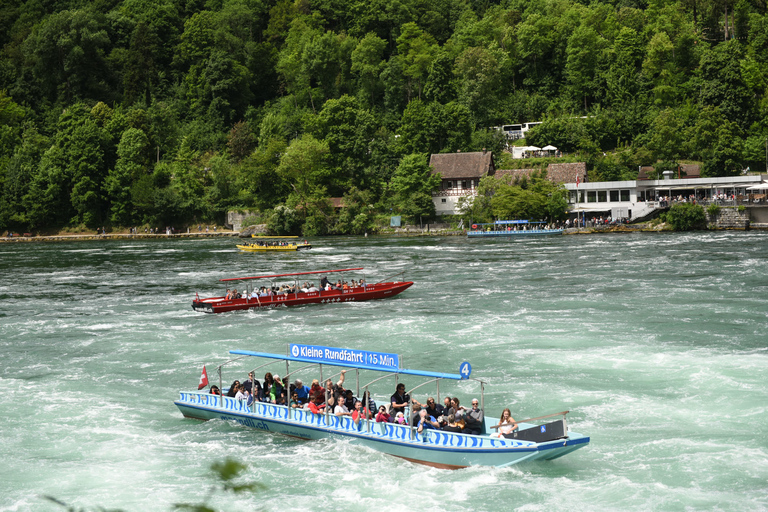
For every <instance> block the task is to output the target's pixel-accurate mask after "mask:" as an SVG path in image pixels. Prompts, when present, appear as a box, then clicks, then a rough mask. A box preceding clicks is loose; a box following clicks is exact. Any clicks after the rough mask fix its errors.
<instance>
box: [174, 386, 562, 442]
mask: <svg viewBox="0 0 768 512" xmlns="http://www.w3.org/2000/svg"><path fill="white" fill-rule="evenodd" d="M179 395H180V401H182V402H187V403H190V404H194V405H201V406H208V407H213V408H216V409H221V410H223V411H226V412H231V413H241V414H249V415H255V416H258V417H259V418H264V419H274V420H280V421H290V422H296V423H299V424H304V425H309V426H314V427H323V428H328V429H333V430H337V431H341V432H350V433H354V434H357V435H363V436H371V437H381V438H386V439H391V440H394V441H400V442H413V443H428V444H431V445H435V446H444V447H455V448H501V447H519V448H529V447H532V446H534V445H535V443H532V442H530V441H518V440H514V439H503V438H501V439H500V438H495V437H488V436H482V435H481V436H477V435H470V434H460V433H454V432H444V431H442V430H425V431H423V432H421V433H419V432H413V433H412V430H411V427H410V426H408V425H400V424H397V423H387V422H376V421H375V420H366V419H361V420H360V421H359V422H358V423H357V424H355V422H354V421H353V419H352V418H351V417H350V416H333V415H325V414H314V413H312V412H311V411H309V410H306V409H291V411H290V412H289V410H288V407H286V406H284V405H277V404H270V403H266V402H255V403H254V404H252V406H249V405H248V403H247V401H246V400H238V399H236V398H233V397H228V396H225V397H223V404H222V406H219V404H218V400H217V399H218V398H219V396H218V395H211V394H209V393H202V392H201V393H198V392H187V391H182V392H180V393H179ZM552 416H554V415H552ZM489 419H490V418H489Z"/></svg>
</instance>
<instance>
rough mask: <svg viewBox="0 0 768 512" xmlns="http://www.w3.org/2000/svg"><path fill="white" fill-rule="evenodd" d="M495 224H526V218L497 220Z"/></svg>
mask: <svg viewBox="0 0 768 512" xmlns="http://www.w3.org/2000/svg"><path fill="white" fill-rule="evenodd" d="M496 224H528V221H527V220H497V221H496Z"/></svg>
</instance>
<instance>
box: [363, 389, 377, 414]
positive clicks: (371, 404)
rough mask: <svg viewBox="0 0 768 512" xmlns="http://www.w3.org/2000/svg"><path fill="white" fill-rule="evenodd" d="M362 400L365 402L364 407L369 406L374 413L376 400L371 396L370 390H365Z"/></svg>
mask: <svg viewBox="0 0 768 512" xmlns="http://www.w3.org/2000/svg"><path fill="white" fill-rule="evenodd" d="M360 401H361V402H363V407H365V406H367V407H368V410H369V411H371V414H373V411H375V410H376V402H375V401H374V400H373V398H371V393H370V391H363V398H362V399H361V400H360Z"/></svg>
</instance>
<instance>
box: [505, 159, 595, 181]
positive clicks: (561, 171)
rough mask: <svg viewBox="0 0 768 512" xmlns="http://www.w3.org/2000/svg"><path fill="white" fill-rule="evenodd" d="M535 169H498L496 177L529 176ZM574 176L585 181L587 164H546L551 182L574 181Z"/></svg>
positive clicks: (513, 177) (514, 177)
mask: <svg viewBox="0 0 768 512" xmlns="http://www.w3.org/2000/svg"><path fill="white" fill-rule="evenodd" d="M535 171H536V169H498V170H497V171H496V177H497V178H501V177H502V176H507V175H509V176H512V179H513V180H514V179H516V178H522V177H523V176H525V177H530V176H531V174H532V173H533V172H535ZM576 176H578V177H579V181H581V182H582V183H585V182H586V181H587V164H586V163H585V162H574V163H566V164H549V165H547V178H548V179H549V181H551V182H553V183H576Z"/></svg>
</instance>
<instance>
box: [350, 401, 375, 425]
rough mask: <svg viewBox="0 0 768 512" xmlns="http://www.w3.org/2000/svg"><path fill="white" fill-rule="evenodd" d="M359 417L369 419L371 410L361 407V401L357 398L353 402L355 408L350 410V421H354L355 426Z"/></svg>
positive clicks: (358, 421)
mask: <svg viewBox="0 0 768 512" xmlns="http://www.w3.org/2000/svg"><path fill="white" fill-rule="evenodd" d="M361 419H366V420H369V419H371V412H370V411H369V410H368V409H367V408H365V407H363V402H361V401H360V400H358V401H357V402H355V408H354V409H353V410H352V421H353V422H354V423H355V426H357V425H359V424H360V420H361Z"/></svg>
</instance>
